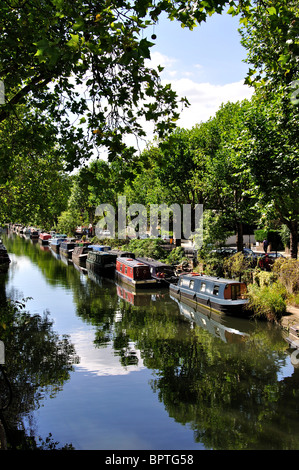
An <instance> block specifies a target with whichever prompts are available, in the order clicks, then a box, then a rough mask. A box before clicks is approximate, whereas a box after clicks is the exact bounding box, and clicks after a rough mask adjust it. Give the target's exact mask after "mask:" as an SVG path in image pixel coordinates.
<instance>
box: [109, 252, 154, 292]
mask: <svg viewBox="0 0 299 470" xmlns="http://www.w3.org/2000/svg"><path fill="white" fill-rule="evenodd" d="M115 272H116V276H117V277H118V278H119V279H120V280H121V281H123V282H125V283H128V284H130V285H132V286H134V287H148V286H153V287H154V286H157V281H156V279H153V278H152V276H151V272H150V267H149V266H148V265H147V264H144V263H141V262H140V261H138V260H136V259H133V258H117V260H116V271H115Z"/></svg>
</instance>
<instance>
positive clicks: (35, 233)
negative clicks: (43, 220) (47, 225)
mask: <svg viewBox="0 0 299 470" xmlns="http://www.w3.org/2000/svg"><path fill="white" fill-rule="evenodd" d="M38 237H39V233H38V231H37V230H31V232H30V238H31V239H34V240H38Z"/></svg>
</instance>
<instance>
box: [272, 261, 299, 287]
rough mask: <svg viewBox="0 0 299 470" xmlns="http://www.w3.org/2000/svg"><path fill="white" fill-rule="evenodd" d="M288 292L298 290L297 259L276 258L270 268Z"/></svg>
mask: <svg viewBox="0 0 299 470" xmlns="http://www.w3.org/2000/svg"><path fill="white" fill-rule="evenodd" d="M272 271H273V273H275V274H276V276H277V278H278V279H279V281H280V282H281V283H282V284H283V285H284V286H285V288H286V289H287V291H288V292H289V294H293V293H297V292H299V261H298V260H297V259H294V258H289V259H287V258H280V259H277V260H276V261H275V263H274V265H273V268H272Z"/></svg>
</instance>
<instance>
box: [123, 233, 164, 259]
mask: <svg viewBox="0 0 299 470" xmlns="http://www.w3.org/2000/svg"><path fill="white" fill-rule="evenodd" d="M163 245H164V242H163V240H161V239H154V238H147V239H145V240H139V239H134V240H130V243H129V244H128V246H127V250H129V251H132V252H133V253H135V255H136V256H140V257H147V258H154V259H164V258H166V257H167V251H166V250H165V249H164V248H163Z"/></svg>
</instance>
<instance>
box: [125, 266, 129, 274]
mask: <svg viewBox="0 0 299 470" xmlns="http://www.w3.org/2000/svg"><path fill="white" fill-rule="evenodd" d="M127 270H128V269H127V266H125V274H127Z"/></svg>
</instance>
